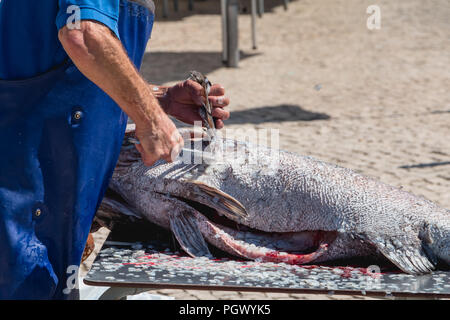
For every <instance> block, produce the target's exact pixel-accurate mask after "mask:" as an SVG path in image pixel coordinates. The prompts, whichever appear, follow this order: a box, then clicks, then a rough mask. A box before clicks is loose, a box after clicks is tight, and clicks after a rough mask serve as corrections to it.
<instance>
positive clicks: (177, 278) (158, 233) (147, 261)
mask: <svg viewBox="0 0 450 320" xmlns="http://www.w3.org/2000/svg"><path fill="white" fill-rule="evenodd" d="M119 229H120V230H117V232H116V229H114V230H113V231H112V232H111V234H110V236H109V238H108V239H107V241H106V242H105V245H104V246H103V248H102V249H101V251H100V252H99V255H98V256H97V258H96V259H95V261H94V263H93V265H92V267H91V269H90V271H89V272H88V274H87V275H86V277H85V278H84V283H85V284H86V285H92V286H107V287H110V289H109V290H107V291H106V292H105V293H104V294H103V296H102V297H101V299H119V298H123V297H125V296H127V295H132V294H137V293H140V292H143V291H149V290H151V289H195V290H231V291H258V292H284V293H308V294H312V293H321V294H324V293H325V294H327V293H328V294H348V295H367V296H378V297H388V298H420V299H424V298H425V299H436V298H450V272H443V271H439V272H435V273H433V274H430V275H423V276H411V275H407V274H403V273H400V272H399V271H397V270H392V269H391V270H382V272H380V273H372V272H371V269H370V268H363V267H350V266H346V265H342V266H313V265H310V266H296V265H288V264H284V263H261V262H256V261H242V260H237V259H235V258H233V257H230V256H227V255H226V254H225V253H223V252H221V251H219V250H217V249H214V248H212V253H213V254H214V256H215V257H217V259H207V258H191V257H189V256H187V255H186V254H184V253H183V252H181V251H180V250H179V248H177V244H176V242H175V241H174V239H173V237H172V235H171V234H170V233H169V232H167V231H165V230H162V229H160V228H159V227H156V226H153V225H150V224H147V223H139V226H125V227H123V226H122V227H120V228H119ZM138 240H139V241H138Z"/></svg>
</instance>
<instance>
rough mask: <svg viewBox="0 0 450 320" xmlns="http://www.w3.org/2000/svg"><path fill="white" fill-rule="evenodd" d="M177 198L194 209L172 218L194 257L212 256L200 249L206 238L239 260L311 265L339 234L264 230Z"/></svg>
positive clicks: (205, 206) (198, 204) (206, 249)
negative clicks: (200, 242) (200, 238)
mask: <svg viewBox="0 0 450 320" xmlns="http://www.w3.org/2000/svg"><path fill="white" fill-rule="evenodd" d="M176 199H177V200H180V201H182V202H184V203H185V204H187V205H188V206H189V207H191V208H192V209H193V210H192V211H190V212H189V213H187V212H185V213H184V214H183V217H180V215H177V216H175V215H174V216H171V229H172V232H173V233H174V235H175V237H176V238H177V240H178V242H179V243H180V245H181V247H182V248H183V250H184V251H186V252H187V253H188V254H190V255H191V256H199V255H200V256H208V255H209V256H212V255H211V254H210V253H209V250H208V248H207V247H205V246H203V248H201V249H199V246H198V244H199V239H198V237H202V238H203V239H204V240H206V241H207V242H208V243H209V244H211V245H213V246H214V247H216V248H218V249H221V250H222V251H225V252H227V253H228V254H231V255H233V256H236V257H240V258H244V259H249V260H255V261H260V262H274V263H279V262H283V263H288V264H307V263H310V262H312V261H314V260H316V259H317V258H319V257H320V256H322V255H323V254H325V253H326V252H327V250H328V247H329V245H330V244H331V243H332V242H333V241H334V240H335V239H336V237H337V232H334V231H322V230H316V231H302V232H266V231H261V230H257V229H253V228H250V227H248V226H246V225H244V224H241V223H238V222H235V221H233V220H230V219H228V218H226V217H225V216H224V215H220V214H219V213H218V212H217V211H216V210H215V209H214V208H211V207H208V206H207V205H205V204H202V203H199V202H195V201H192V200H190V199H183V198H180V197H176ZM177 219H178V220H179V219H182V221H178V222H179V223H177V222H176V221H174V220H177ZM172 222H173V223H172ZM183 229H184V230H183ZM192 246H196V248H192Z"/></svg>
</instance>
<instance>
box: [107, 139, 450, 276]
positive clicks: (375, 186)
mask: <svg viewBox="0 0 450 320" xmlns="http://www.w3.org/2000/svg"><path fill="white" fill-rule="evenodd" d="M185 140H186V141H187V143H188V144H189V145H187V146H186V147H188V148H193V149H197V150H199V151H203V150H204V149H205V145H204V144H200V146H198V143H197V144H196V143H194V142H193V141H194V140H192V139H189V138H188V139H185ZM214 143H215V144H216V145H215V146H214V150H216V151H215V152H218V151H217V150H220V152H219V154H220V157H219V156H217V158H218V160H217V161H211V160H208V161H206V162H202V163H192V162H195V161H183V159H181V158H180V159H178V160H176V161H174V162H173V163H167V162H164V161H158V162H157V163H156V164H155V165H153V166H151V167H146V166H145V165H144V164H143V163H142V162H141V161H140V155H139V153H138V152H137V151H136V150H135V148H133V147H132V146H124V148H123V150H122V153H121V155H120V158H119V162H118V165H117V167H116V170H115V172H114V175H113V178H112V181H111V183H110V188H111V189H112V190H114V191H115V192H116V193H117V194H119V195H120V196H121V197H122V198H123V199H124V200H125V201H126V203H127V208H128V209H129V210H131V211H132V212H133V213H134V214H135V215H137V216H141V217H145V218H146V219H148V220H150V221H152V222H154V223H156V224H158V225H160V226H162V227H164V228H167V229H170V230H172V232H173V233H174V235H175V237H176V238H177V240H178V242H179V243H180V245H181V247H182V248H183V249H184V250H185V251H186V252H187V253H188V254H190V255H192V256H208V255H210V253H209V250H208V246H207V244H206V243H209V244H211V245H213V246H216V247H218V248H220V249H222V250H224V251H226V252H228V253H230V254H233V255H235V256H239V257H243V258H247V259H254V260H259V261H272V262H286V263H292V264H304V263H310V262H314V263H318V262H326V261H331V260H336V259H345V258H353V257H381V258H387V259H388V260H390V261H391V262H393V263H394V264H395V265H397V266H398V267H399V268H400V269H401V270H403V271H404V272H407V273H410V274H420V273H428V272H430V271H432V270H433V269H434V268H435V266H436V264H437V263H438V262H440V261H443V262H444V263H445V264H450V211H449V210H447V209H445V208H442V207H440V206H438V205H436V204H435V203H433V202H431V201H429V200H426V199H424V198H422V197H418V196H415V195H413V194H411V193H408V192H406V191H404V190H401V189H399V188H396V187H393V186H390V185H387V184H384V183H382V182H380V181H378V180H376V179H373V178H370V177H366V176H363V175H360V174H358V173H356V172H354V171H352V170H349V169H346V168H342V167H339V166H336V165H333V164H329V163H326V162H322V161H319V160H317V159H314V158H312V157H308V156H301V155H298V154H295V153H291V152H285V151H278V150H273V149H270V148H267V147H261V146H255V145H252V144H249V143H244V142H239V141H234V140H227V139H215V142H214ZM195 144H196V146H195ZM209 158H210V157H208V159H209ZM274 159H275V161H274ZM184 160H186V159H184ZM191 160H193V159H191ZM194 160H195V159H194ZM186 162H188V163H186Z"/></svg>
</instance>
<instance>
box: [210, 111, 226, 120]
mask: <svg viewBox="0 0 450 320" xmlns="http://www.w3.org/2000/svg"><path fill="white" fill-rule="evenodd" d="M212 116H213V117H215V118H219V119H221V120H228V119H229V118H230V112H228V111H226V110H224V109H222V108H214V109H213V111H212Z"/></svg>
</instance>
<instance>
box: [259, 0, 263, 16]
mask: <svg viewBox="0 0 450 320" xmlns="http://www.w3.org/2000/svg"><path fill="white" fill-rule="evenodd" d="M263 14H264V0H258V15H259V17H260V18H261V17H262V16H263Z"/></svg>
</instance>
